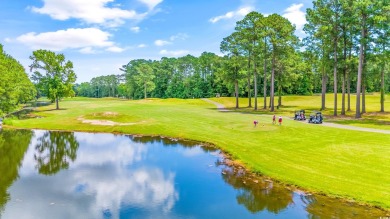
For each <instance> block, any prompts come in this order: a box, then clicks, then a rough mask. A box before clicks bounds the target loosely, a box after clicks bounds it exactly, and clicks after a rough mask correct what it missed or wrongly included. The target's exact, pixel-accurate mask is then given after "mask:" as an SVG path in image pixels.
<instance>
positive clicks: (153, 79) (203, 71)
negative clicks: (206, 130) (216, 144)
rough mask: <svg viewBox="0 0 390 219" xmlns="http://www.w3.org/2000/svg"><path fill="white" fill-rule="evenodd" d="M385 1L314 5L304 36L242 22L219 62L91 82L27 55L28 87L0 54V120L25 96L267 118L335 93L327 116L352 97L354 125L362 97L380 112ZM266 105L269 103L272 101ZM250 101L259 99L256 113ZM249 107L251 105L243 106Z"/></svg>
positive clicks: (271, 20)
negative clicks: (161, 104) (370, 95)
mask: <svg viewBox="0 0 390 219" xmlns="http://www.w3.org/2000/svg"><path fill="white" fill-rule="evenodd" d="M389 1H390V0H377V1H374V0H359V1H350V0H315V1H313V8H309V9H307V13H306V20H307V23H306V24H305V27H304V31H305V32H306V37H305V38H304V39H299V38H298V37H297V36H296V35H295V26H294V25H292V24H291V23H290V22H289V21H288V20H287V19H286V18H284V17H282V16H281V15H278V14H272V15H268V16H265V15H263V14H261V13H258V12H255V11H253V12H251V13H249V14H247V15H246V16H245V17H244V18H243V19H242V20H240V21H238V22H237V23H236V26H235V30H234V31H233V33H232V34H230V35H229V36H226V37H225V38H223V39H222V42H221V44H220V51H221V52H222V53H223V56H220V55H217V54H214V53H210V52H203V53H202V54H201V55H200V56H199V57H195V56H192V55H186V56H183V57H179V58H167V57H163V58H161V59H160V60H145V59H135V60H130V61H129V62H128V63H127V64H124V65H123V66H122V67H121V68H120V70H121V71H122V74H120V75H107V76H99V77H95V78H93V79H92V80H91V81H90V82H84V83H81V84H74V82H75V80H76V74H75V73H74V71H73V63H72V62H71V61H67V60H65V56H64V55H63V54H56V53H54V52H52V51H48V50H37V51H34V52H33V54H32V56H30V59H31V60H32V64H31V65H30V71H31V72H33V73H32V76H31V80H33V81H34V84H35V88H36V89H35V88H34V86H32V83H31V81H30V80H29V78H28V76H27V74H26V73H25V71H24V69H23V67H22V66H21V65H20V64H19V63H18V62H17V61H16V60H15V59H13V58H12V57H11V56H9V55H7V54H6V53H5V52H4V51H3V49H2V46H1V47H0V53H1V54H0V70H1V71H0V72H1V74H2V80H1V81H0V94H1V96H0V97H1V99H0V114H5V113H7V112H10V111H12V110H14V109H16V108H17V106H18V104H20V103H23V102H26V101H28V100H30V99H32V98H33V97H34V96H36V97H39V96H47V97H48V98H49V99H50V100H51V101H52V102H56V108H57V109H58V108H59V105H58V101H59V99H61V98H62V97H66V96H73V95H78V96H85V97H96V98H101V97H122V98H130V99H141V98H148V97H153V98H203V97H214V96H234V97H236V108H238V107H239V102H238V98H239V97H247V98H248V106H249V107H253V108H254V109H255V110H257V109H259V108H263V109H269V110H270V111H274V110H275V108H278V107H280V106H282V96H283V95H286V94H298V95H311V94H313V93H322V95H321V97H322V104H321V108H322V109H325V108H326V106H325V97H326V96H325V94H326V93H327V92H333V93H334V104H333V109H334V115H337V114H338V109H339V106H338V103H339V101H338V100H337V97H338V93H339V92H341V97H342V99H341V112H340V113H341V115H345V113H346V111H350V110H351V94H353V93H356V117H357V118H360V117H361V113H365V111H366V107H365V106H366V102H365V95H366V92H374V91H375V92H378V91H379V92H381V99H380V103H381V109H380V111H382V112H383V111H384V98H385V93H386V92H388V91H389V86H386V85H388V84H390V79H389V77H388V75H389V65H388V61H389V59H390V52H389V44H390V41H389V37H390V31H389V23H390V22H389V21H390V6H389ZM275 97H276V98H277V100H275ZM258 98H262V99H263V101H262V104H261V105H262V106H260V103H259V100H258ZM252 100H253V103H252Z"/></svg>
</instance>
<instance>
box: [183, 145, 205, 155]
mask: <svg viewBox="0 0 390 219" xmlns="http://www.w3.org/2000/svg"><path fill="white" fill-rule="evenodd" d="M182 154H183V155H184V156H185V157H195V156H198V155H201V154H204V151H203V149H202V148H201V146H196V147H193V148H186V149H185V150H183V153H182Z"/></svg>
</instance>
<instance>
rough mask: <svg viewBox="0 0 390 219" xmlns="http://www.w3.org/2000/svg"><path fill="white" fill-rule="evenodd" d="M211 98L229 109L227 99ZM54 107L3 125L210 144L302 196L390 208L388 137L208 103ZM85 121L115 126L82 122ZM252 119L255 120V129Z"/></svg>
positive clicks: (101, 102) (107, 102) (84, 102)
mask: <svg viewBox="0 0 390 219" xmlns="http://www.w3.org/2000/svg"><path fill="white" fill-rule="evenodd" d="M288 98H289V97H286V98H285V99H288ZM291 98H293V97H291ZM305 98H306V97H305ZM317 98H318V97H317ZM213 100H215V99H213ZM217 101H220V102H221V103H224V104H226V105H228V106H229V104H230V103H233V101H234V100H233V99H232V98H224V99H219V100H217ZM242 101H245V100H244V99H242ZM307 101H310V100H307ZM60 107H61V108H62V110H52V109H53V108H54V106H48V107H42V108H39V112H36V113H35V114H36V115H39V116H42V117H43V118H34V119H27V120H13V121H7V122H8V123H10V122H11V123H12V126H14V127H19V128H39V129H52V130H74V131H93V132H116V133H128V134H143V135H163V136H169V137H176V138H185V139H193V140H198V141H203V142H209V143H212V144H215V145H216V146H218V147H219V148H221V149H223V150H224V151H226V152H227V153H229V154H231V155H232V157H233V158H235V159H236V160H238V161H239V162H241V163H242V164H244V165H245V166H246V167H248V168H249V169H251V170H252V171H255V172H259V173H262V174H264V175H267V176H270V177H273V178H275V179H277V180H280V181H282V182H285V183H288V184H293V185H297V186H300V187H302V188H304V189H307V190H309V191H315V192H321V193H326V194H328V195H334V196H341V197H347V198H348V199H354V200H357V201H359V202H362V203H368V204H373V205H376V206H380V207H382V208H385V209H390V165H389V157H390V135H386V134H378V133H369V132H359V131H351V130H343V129H335V128H330V127H324V126H321V125H311V124H306V123H304V122H297V121H294V120H291V119H286V118H285V119H284V121H283V125H282V126H278V125H272V124H271V122H272V121H271V115H260V114H251V113H247V112H244V113H241V112H234V111H231V112H219V111H218V110H217V109H216V107H215V105H213V104H210V103H207V102H205V101H202V100H197V99H195V100H179V99H167V100H160V99H148V100H139V101H128V100H118V99H86V98H74V99H67V100H65V101H62V102H61V104H60ZM328 107H330V104H328ZM296 108H299V106H296ZM291 109H294V108H293V107H291ZM246 111H248V112H249V110H246ZM282 113H284V115H287V114H288V113H289V112H287V111H285V112H282ZM279 114H280V113H279V112H278V115H279ZM290 116H292V115H290ZM284 117H285V116H284ZM88 120H110V121H114V122H117V123H116V125H114V126H107V125H92V124H89V123H83V121H84V122H86V121H88ZM253 120H258V121H259V125H258V126H257V127H253ZM124 123H127V124H124Z"/></svg>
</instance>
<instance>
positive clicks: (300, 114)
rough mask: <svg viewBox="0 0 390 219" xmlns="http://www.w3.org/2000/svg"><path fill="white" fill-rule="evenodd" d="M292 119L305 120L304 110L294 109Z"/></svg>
mask: <svg viewBox="0 0 390 219" xmlns="http://www.w3.org/2000/svg"><path fill="white" fill-rule="evenodd" d="M294 120H306V116H305V110H297V111H295V116H294Z"/></svg>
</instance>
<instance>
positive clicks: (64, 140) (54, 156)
mask: <svg viewBox="0 0 390 219" xmlns="http://www.w3.org/2000/svg"><path fill="white" fill-rule="evenodd" d="M78 148H79V142H78V141H77V140H76V138H75V136H74V133H72V132H45V133H44V134H43V136H41V137H39V138H38V142H37V144H36V145H35V151H36V153H35V154H34V159H35V160H36V162H37V164H36V167H37V169H38V171H39V173H41V174H45V175H53V174H56V173H57V172H58V171H60V170H62V169H67V168H68V167H69V162H70V161H74V160H75V159H76V156H77V149H78Z"/></svg>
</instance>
